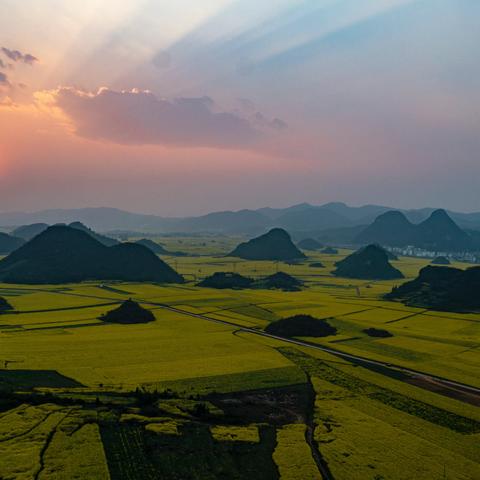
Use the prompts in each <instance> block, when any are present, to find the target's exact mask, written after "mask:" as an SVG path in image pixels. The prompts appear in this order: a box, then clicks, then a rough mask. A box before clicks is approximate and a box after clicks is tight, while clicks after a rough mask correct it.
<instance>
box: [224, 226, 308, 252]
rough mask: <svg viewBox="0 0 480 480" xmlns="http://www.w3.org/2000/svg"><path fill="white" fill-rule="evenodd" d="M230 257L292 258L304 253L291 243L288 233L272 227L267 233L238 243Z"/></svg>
mask: <svg viewBox="0 0 480 480" xmlns="http://www.w3.org/2000/svg"><path fill="white" fill-rule="evenodd" d="M229 256H231V257H239V258H243V259H246V260H294V259H298V258H305V255H304V254H303V253H302V252H301V251H300V250H299V249H298V248H297V247H296V246H295V245H294V244H293V242H292V239H291V238H290V235H289V234H288V233H287V232H286V231H285V230H283V229H281V228H273V229H272V230H270V231H269V232H268V233H265V234H264V235H261V236H259V237H256V238H253V239H252V240H249V241H248V242H244V243H241V244H240V245H238V247H237V248H235V250H233V252H231V253H230V255H229Z"/></svg>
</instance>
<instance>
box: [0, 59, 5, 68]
mask: <svg viewBox="0 0 480 480" xmlns="http://www.w3.org/2000/svg"><path fill="white" fill-rule="evenodd" d="M0 68H7V65H6V64H5V63H4V62H3V60H2V59H1V58H0Z"/></svg>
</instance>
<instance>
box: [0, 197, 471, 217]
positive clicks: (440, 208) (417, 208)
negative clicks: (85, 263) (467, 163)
mask: <svg viewBox="0 0 480 480" xmlns="http://www.w3.org/2000/svg"><path fill="white" fill-rule="evenodd" d="M304 204H305V205H308V206H310V207H315V208H322V207H325V206H328V205H330V204H341V205H345V206H346V207H348V208H363V207H382V208H388V209H391V210H392V211H402V212H409V211H417V210H432V211H435V210H444V211H446V212H453V213H460V214H466V215H468V214H473V213H480V212H479V211H475V210H471V211H462V210H455V209H452V208H448V207H447V208H444V207H432V206H420V207H414V208H402V207H396V206H393V207H392V206H391V205H380V204H374V203H367V204H360V205H352V204H349V203H346V202H342V201H330V202H325V203H318V204H317V203H311V202H300V203H295V204H286V205H284V206H278V205H266V206H261V207H252V208H232V209H221V210H220V209H219V210H208V211H204V212H200V213H197V214H188V213H186V214H183V215H182V214H180V215H164V214H162V213H152V212H148V211H134V210H128V209H123V208H119V207H115V206H105V205H100V206H85V207H72V208H63V207H62V208H55V207H54V208H42V209H39V210H0V215H8V214H11V215H15V214H27V215H31V214H39V213H42V212H54V211H72V210H73V211H75V210H102V209H106V210H118V211H121V212H125V213H132V214H135V215H149V216H155V217H162V218H189V217H197V216H198V217H201V216H204V215H208V214H212V213H224V212H234V213H236V212H241V211H258V210H262V209H267V208H271V209H279V210H284V209H288V208H292V207H298V206H301V205H304Z"/></svg>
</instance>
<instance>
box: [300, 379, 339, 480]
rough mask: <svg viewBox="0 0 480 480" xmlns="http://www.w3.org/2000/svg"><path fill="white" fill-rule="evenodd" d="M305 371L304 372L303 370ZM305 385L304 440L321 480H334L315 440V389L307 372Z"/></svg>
mask: <svg viewBox="0 0 480 480" xmlns="http://www.w3.org/2000/svg"><path fill="white" fill-rule="evenodd" d="M305 373H306V372H305ZM307 385H308V403H309V404H308V406H307V415H306V420H305V423H306V427H307V428H306V430H305V441H306V442H307V444H308V446H309V447H310V451H311V452H312V458H313V460H314V461H315V463H316V465H317V468H318V471H319V472H320V474H321V475H322V479H323V480H334V476H333V475H332V472H331V471H330V468H329V466H328V463H327V462H326V461H325V459H324V458H323V456H322V453H321V451H320V447H319V445H318V442H317V441H316V440H315V419H314V411H315V397H316V393H315V389H314V388H313V385H312V380H311V378H310V375H308V374H307Z"/></svg>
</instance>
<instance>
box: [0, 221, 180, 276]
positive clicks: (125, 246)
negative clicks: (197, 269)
mask: <svg viewBox="0 0 480 480" xmlns="http://www.w3.org/2000/svg"><path fill="white" fill-rule="evenodd" d="M84 280H124V281H140V282H141V281H150V282H165V283H181V282H183V278H182V277H181V276H180V275H179V274H178V273H177V272H175V270H173V269H172V268H171V267H170V266H168V265H167V264H166V263H165V262H163V261H162V260H160V258H158V257H157V256H156V255H155V254H154V253H153V252H151V251H150V250H148V248H145V247H143V246H141V245H135V244H132V243H122V244H118V245H114V246H112V247H106V246H105V245H103V244H102V243H100V242H99V241H97V240H95V239H94V238H93V237H92V236H90V235H89V234H88V233H86V232H84V231H82V230H78V229H75V228H71V227H67V226H64V225H55V226H52V227H49V228H48V229H47V230H45V231H44V232H42V233H41V234H39V235H37V236H36V237H35V238H33V239H32V240H30V242H28V243H26V244H25V245H23V246H22V247H20V248H19V249H18V250H16V251H15V252H13V253H11V254H10V255H9V256H8V257H6V258H4V259H3V260H0V281H3V282H7V283H39V284H41V283H68V282H80V281H84Z"/></svg>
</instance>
